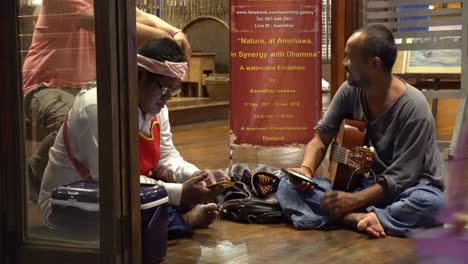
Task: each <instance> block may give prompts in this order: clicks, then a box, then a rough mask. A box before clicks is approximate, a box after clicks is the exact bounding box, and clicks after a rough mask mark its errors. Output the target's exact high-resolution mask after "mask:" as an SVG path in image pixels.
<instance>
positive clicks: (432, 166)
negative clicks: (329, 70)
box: [315, 82, 444, 199]
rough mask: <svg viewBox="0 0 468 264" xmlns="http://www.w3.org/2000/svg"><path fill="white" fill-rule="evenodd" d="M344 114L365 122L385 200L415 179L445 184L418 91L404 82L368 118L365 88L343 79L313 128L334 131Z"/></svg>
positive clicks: (430, 123)
mask: <svg viewBox="0 0 468 264" xmlns="http://www.w3.org/2000/svg"><path fill="white" fill-rule="evenodd" d="M345 118H348V119H354V120H361V121H365V122H366V123H367V134H366V143H365V144H366V145H367V146H373V147H374V148H375V152H374V161H373V163H372V167H371V169H372V170H373V171H374V173H375V174H376V175H377V182H378V183H379V184H381V185H382V186H383V187H384V189H385V191H386V194H387V195H388V196H387V198H388V199H391V198H393V197H395V195H397V194H399V193H400V192H402V191H404V190H405V189H407V188H409V187H412V186H414V185H416V184H418V183H430V184H432V185H433V186H435V187H437V188H439V189H440V190H443V189H444V181H443V178H444V163H443V161H442V158H441V155H440V152H439V148H438V147H437V143H436V139H435V121H434V118H433V116H432V113H431V111H430V109H429V106H428V103H427V100H426V98H425V97H424V95H423V94H422V93H421V92H420V91H419V90H417V89H416V88H414V87H413V86H411V85H409V84H406V90H405V91H404V93H403V94H402V95H401V96H400V97H399V98H398V99H397V100H396V102H395V103H394V104H393V105H392V106H391V107H390V108H389V109H388V110H387V111H385V112H384V113H383V114H382V115H381V116H380V117H378V118H377V119H376V120H374V121H372V122H369V117H368V111H367V102H366V91H365V90H364V89H361V88H358V87H354V86H350V85H349V84H348V83H347V82H345V83H343V84H342V85H341V87H340V89H339V90H338V91H337V93H336V95H335V96H334V97H333V100H332V102H331V103H330V106H329V108H328V111H327V112H326V114H325V116H324V117H323V119H322V120H320V121H319V122H318V123H317V126H316V127H315V130H316V131H317V132H319V133H323V134H333V135H334V134H335V133H336V132H337V131H338V130H339V127H340V124H341V122H342V121H343V119H345Z"/></svg>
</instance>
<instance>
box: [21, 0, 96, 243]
mask: <svg viewBox="0 0 468 264" xmlns="http://www.w3.org/2000/svg"><path fill="white" fill-rule="evenodd" d="M18 1H19V7H20V9H19V12H20V14H19V16H18V23H19V24H20V26H19V32H18V33H19V36H18V37H19V40H20V47H19V49H20V50H19V51H18V54H19V56H20V60H21V62H22V76H23V94H24V98H23V99H24V113H25V122H26V123H25V127H26V133H25V135H26V138H25V142H26V143H25V146H26V151H25V153H26V157H25V160H26V176H27V179H26V182H27V199H26V200H27V204H26V205H25V206H26V208H27V219H26V221H25V222H26V225H27V228H26V230H27V234H26V237H27V239H30V240H32V241H35V240H37V239H40V240H48V241H51V242H54V241H56V242H60V244H63V241H65V242H67V243H73V245H74V246H76V244H79V246H84V247H98V246H99V230H98V229H99V203H98V202H97V198H98V196H97V191H98V184H97V183H96V182H95V181H92V180H89V181H86V182H85V183H80V184H77V185H70V186H68V187H64V185H69V184H71V183H74V182H77V181H80V180H83V179H85V178H86V179H97V173H96V171H97V167H98V166H97V164H98V160H97V158H98V156H97V155H98V154H97V105H96V100H97V99H96V92H95V90H96V89H95V88H94V89H93V87H95V78H96V62H95V61H96V60H95V39H94V11H93V4H94V3H93V0H42V1H41V0H18ZM75 98H77V100H76V101H75ZM72 105H73V108H72V109H71V110H69V109H70V108H71V107H72ZM68 113H69V114H68ZM67 114H68V115H67ZM65 118H68V121H67V122H66V124H67V126H62V124H63V123H64V119H65ZM64 135H66V136H64ZM88 172H89V173H88ZM90 176H91V177H90ZM59 187H62V188H59ZM93 190H95V191H93Z"/></svg>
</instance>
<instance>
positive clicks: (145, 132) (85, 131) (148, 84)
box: [39, 38, 228, 237]
mask: <svg viewBox="0 0 468 264" xmlns="http://www.w3.org/2000/svg"><path fill="white" fill-rule="evenodd" d="M186 61H187V59H186V57H185V55H184V51H183V50H182V49H181V47H180V46H178V45H177V43H176V42H175V41H174V40H172V39H170V38H157V39H151V40H149V41H147V42H146V43H145V44H144V45H143V46H142V47H141V48H140V49H139V50H138V55H137V62H138V96H139V98H138V106H139V117H138V118H139V131H140V137H139V144H140V175H141V176H140V182H143V183H156V184H162V185H164V187H165V188H166V190H167V192H168V195H169V204H171V205H174V206H176V207H173V206H171V207H170V209H169V237H171V225H173V226H176V228H175V229H177V230H175V231H174V232H175V233H179V234H180V232H181V231H180V228H179V227H181V226H182V229H184V230H187V229H188V230H189V231H188V232H189V233H191V229H192V228H198V227H206V226H208V225H209V224H211V223H212V222H213V221H214V220H215V219H216V217H217V215H218V212H217V205H216V204H215V203H208V204H203V203H206V202H209V201H213V200H215V199H216V196H217V195H218V194H220V193H221V192H222V191H223V190H224V189H223V188H222V187H220V188H210V189H208V188H206V181H207V179H208V178H211V179H213V178H217V179H228V176H226V175H225V174H224V173H222V172H221V171H216V172H212V171H200V170H199V169H198V168H197V167H195V166H194V165H192V164H190V163H188V162H186V161H185V160H184V159H183V158H182V157H181V156H180V154H179V152H178V151H177V150H176V148H175V147H174V145H173V143H172V135H171V132H170V125H169V119H168V110H167V107H165V104H166V102H167V100H169V99H170V98H171V97H172V96H173V95H176V94H177V93H178V92H179V91H180V81H181V79H182V78H183V76H184V74H185V73H186V71H187V62H186ZM96 89H97V88H96V87H91V88H88V89H83V90H81V91H80V92H79V93H78V95H77V97H76V100H75V103H74V105H73V107H72V108H71V109H70V111H69V113H68V115H67V116H66V118H65V120H64V123H63V125H62V127H61V129H60V130H59V132H58V134H57V139H56V140H55V143H54V146H53V147H52V148H51V149H50V152H49V163H48V164H47V167H46V170H45V172H44V178H43V180H42V184H41V190H40V194H39V205H40V207H41V212H42V217H43V219H44V222H45V223H46V224H48V225H49V226H52V227H53V226H54V214H52V211H51V204H50V194H51V192H52V190H53V189H54V188H56V187H58V186H61V185H65V184H69V183H72V182H75V181H79V180H80V179H86V178H91V179H94V180H99V167H98V166H99V164H98V129H97V126H98V123H97V93H96ZM161 180H163V181H164V182H163V181H161ZM196 204H198V205H196ZM179 205H181V206H179ZM195 205H196V206H195ZM184 206H186V207H187V208H185V209H183V207H184ZM178 228H179V229H178Z"/></svg>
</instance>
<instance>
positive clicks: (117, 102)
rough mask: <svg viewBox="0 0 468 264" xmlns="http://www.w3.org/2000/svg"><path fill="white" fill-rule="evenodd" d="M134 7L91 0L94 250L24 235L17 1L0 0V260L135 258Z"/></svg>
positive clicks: (131, 2)
mask: <svg viewBox="0 0 468 264" xmlns="http://www.w3.org/2000/svg"><path fill="white" fill-rule="evenodd" d="M134 9H135V2H134V0H127V1H126V0H116V1H98V0H95V25H96V27H95V32H96V54H97V55H96V68H97V72H96V75H97V77H96V79H97V84H98V86H99V87H100V89H98V101H99V102H100V103H99V104H98V116H99V145H100V148H99V165H100V167H99V174H100V175H101V176H100V208H101V217H100V221H101V228H100V230H101V234H100V249H99V250H93V249H82V248H71V247H58V246H57V245H52V244H50V243H49V244H47V243H45V242H43V241H28V240H27V239H26V237H25V228H24V227H25V221H24V219H25V214H26V210H25V205H26V195H25V192H26V187H25V186H26V181H25V173H24V171H25V149H24V146H25V144H24V141H25V136H24V135H25V127H24V114H23V100H22V98H23V93H22V89H21V87H22V81H21V79H22V77H21V66H20V62H19V53H18V34H17V33H18V31H17V28H18V25H17V14H18V10H19V7H18V1H17V0H5V1H0V25H1V26H2V30H0V35H1V39H2V41H0V58H1V61H2V63H0V87H2V88H1V89H2V96H1V97H0V112H1V113H2V114H1V117H0V129H1V136H0V146H1V147H0V171H1V174H0V175H1V176H0V192H1V196H0V197H1V198H0V199H1V200H0V212H1V217H0V236H1V240H0V262H2V263H34V262H41V263H42V262H44V263H46V262H50V263H55V262H66V263H80V264H82V263H83V262H87V263H140V262H141V227H140V200H139V195H138V194H139V179H138V177H135V176H136V175H138V145H137V143H138V130H137V127H138V126H137V113H138V112H137V111H138V110H137V109H138V108H137V89H136V53H135V11H134ZM5 40H8V41H5ZM6 128H7V129H6ZM132 176H133V177H132ZM18 208H21V209H20V210H18Z"/></svg>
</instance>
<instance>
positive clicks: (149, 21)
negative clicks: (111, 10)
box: [135, 8, 192, 59]
mask: <svg viewBox="0 0 468 264" xmlns="http://www.w3.org/2000/svg"><path fill="white" fill-rule="evenodd" d="M135 11H136V21H137V23H141V24H143V25H146V26H149V27H153V28H155V29H158V30H161V31H164V32H166V33H167V34H168V35H169V37H171V38H173V39H174V40H175V41H176V42H177V44H179V46H180V47H181V48H182V49H183V50H184V53H185V56H186V57H187V59H189V58H190V55H191V54H192V48H191V47H190V44H189V42H188V40H187V37H186V36H185V34H184V33H183V32H182V31H181V30H180V29H178V28H176V27H174V26H172V25H170V24H169V23H167V22H166V21H164V20H162V19H161V18H159V17H157V16H155V15H151V14H148V13H145V12H143V11H141V10H140V9H138V8H135ZM137 34H138V28H137ZM137 47H138V46H137Z"/></svg>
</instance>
